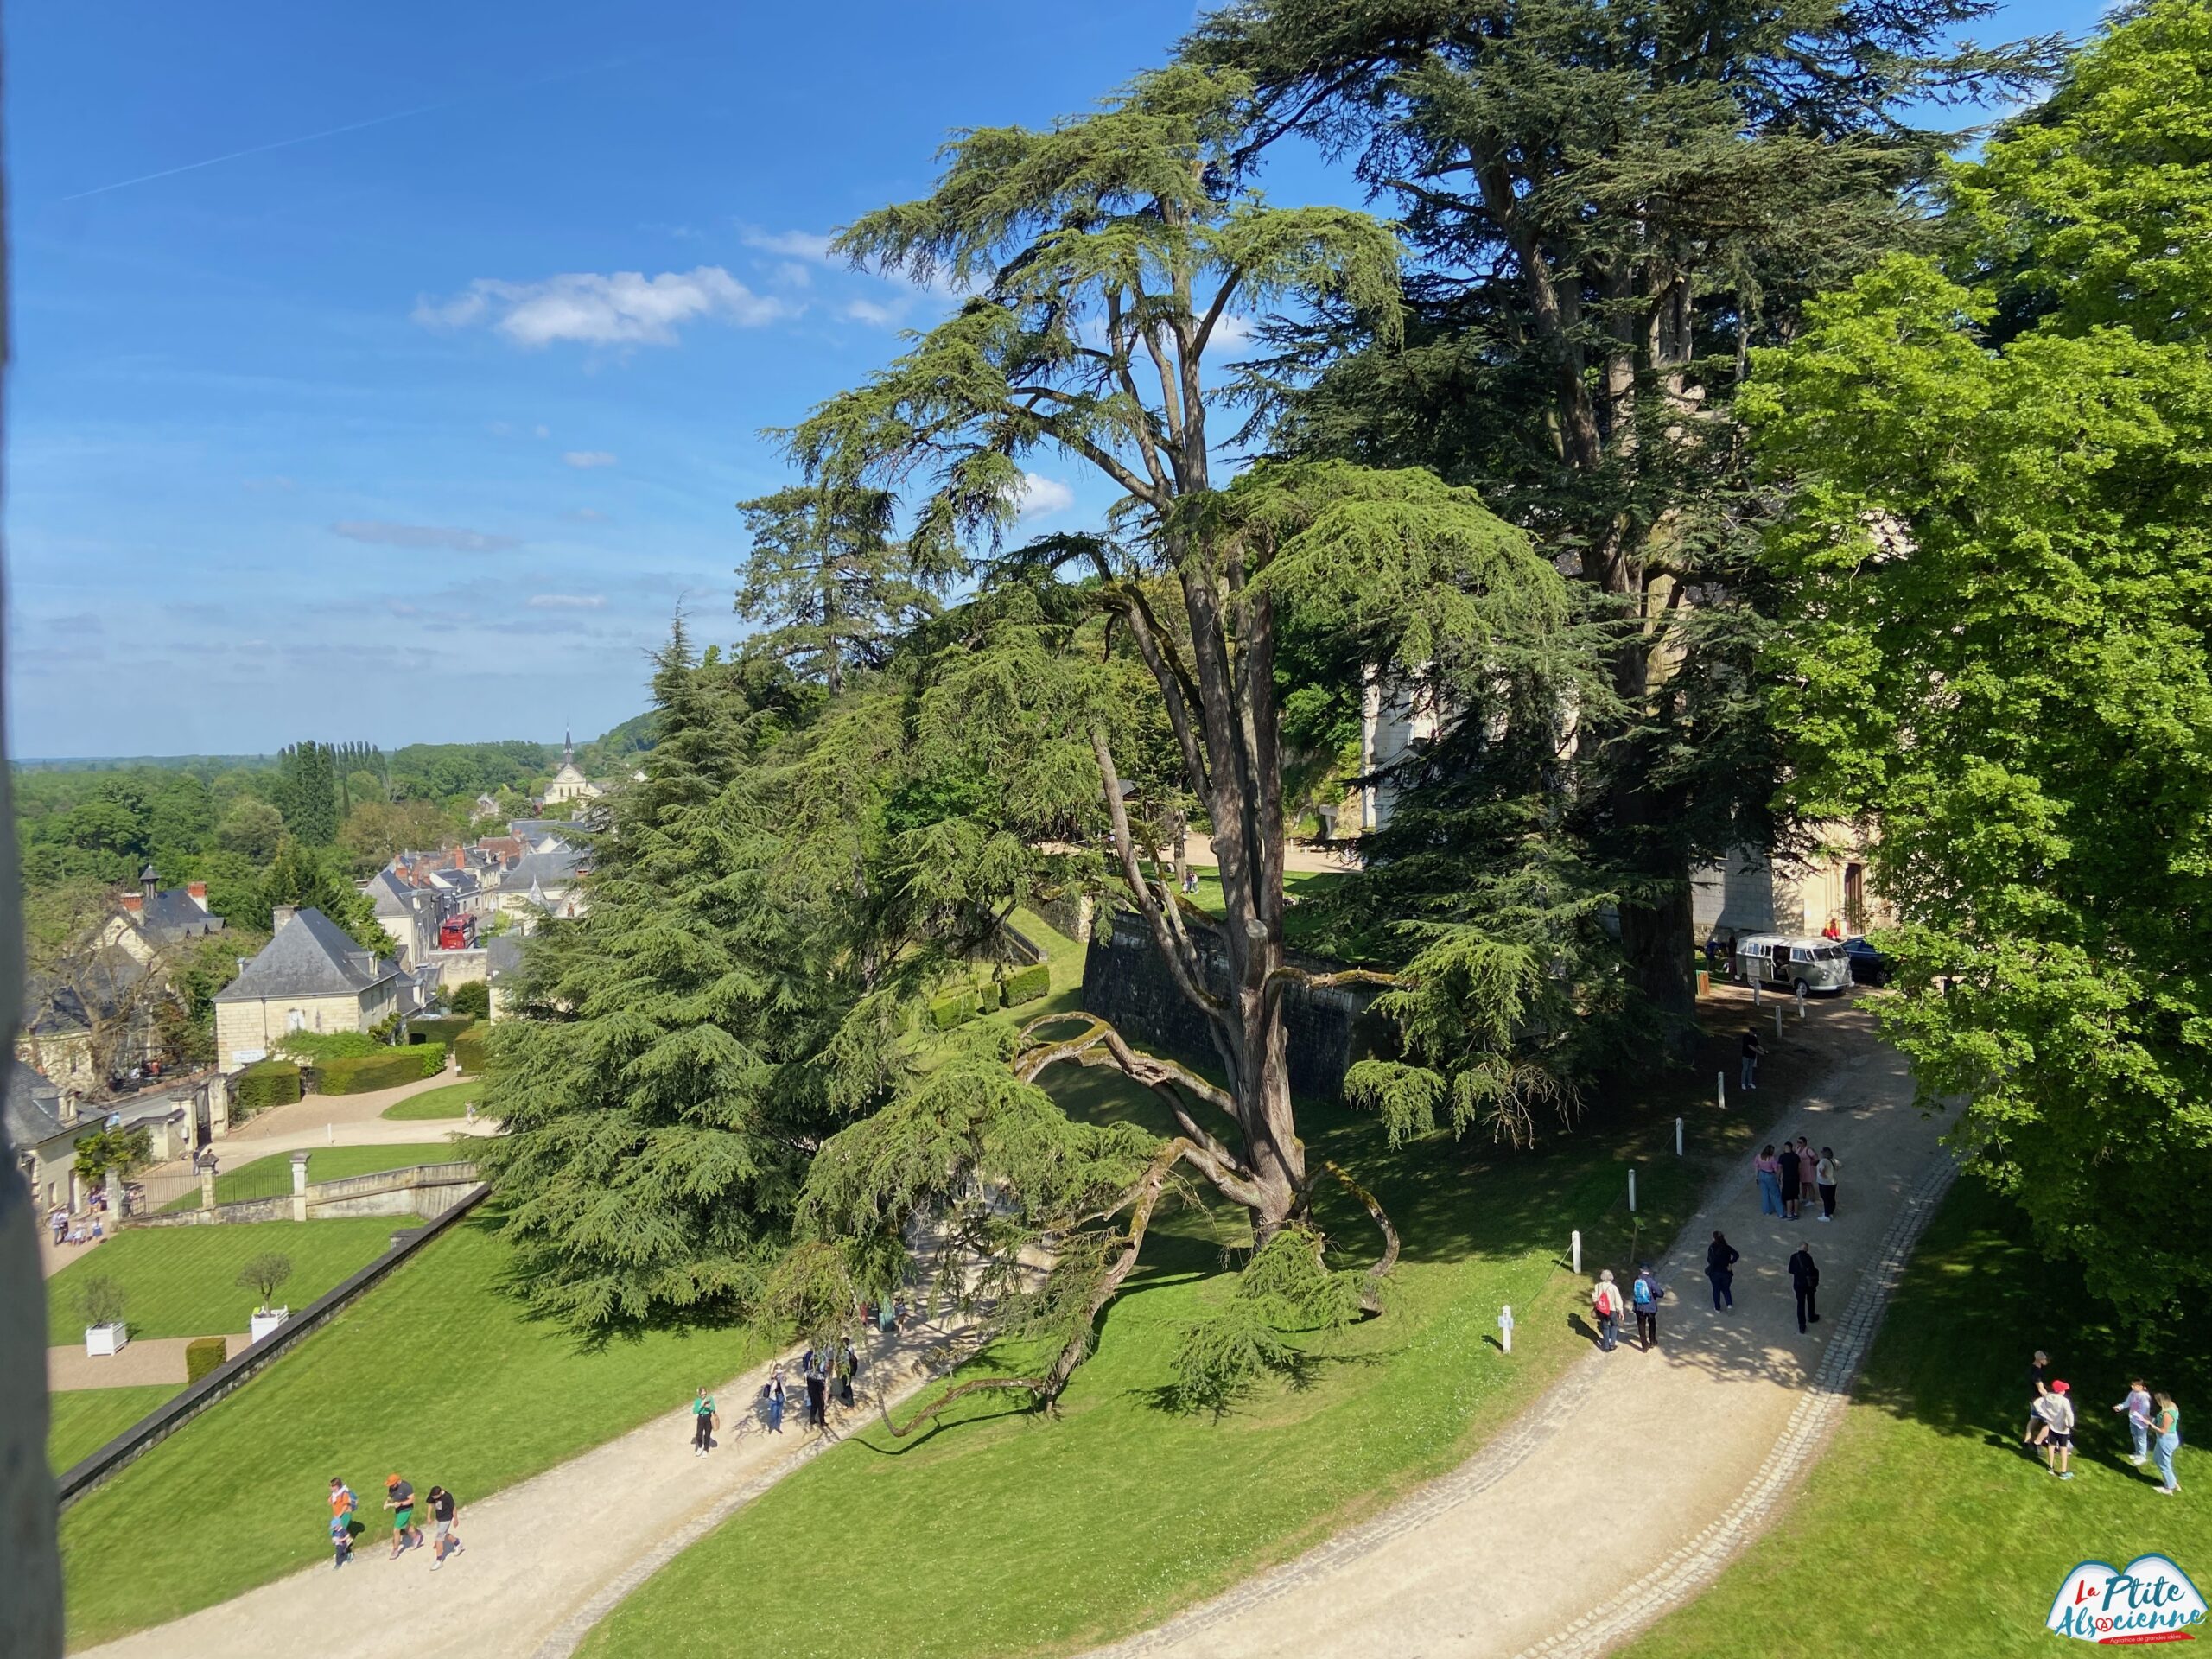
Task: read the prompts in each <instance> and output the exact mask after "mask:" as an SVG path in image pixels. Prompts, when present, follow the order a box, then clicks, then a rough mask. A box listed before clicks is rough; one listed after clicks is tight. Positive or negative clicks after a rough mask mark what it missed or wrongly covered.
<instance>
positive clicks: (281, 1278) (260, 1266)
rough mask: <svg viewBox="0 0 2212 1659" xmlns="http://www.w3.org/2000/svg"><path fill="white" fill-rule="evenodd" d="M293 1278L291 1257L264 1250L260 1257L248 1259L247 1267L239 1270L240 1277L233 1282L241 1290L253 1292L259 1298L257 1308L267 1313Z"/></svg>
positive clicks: (255, 1256)
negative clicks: (286, 1283)
mask: <svg viewBox="0 0 2212 1659" xmlns="http://www.w3.org/2000/svg"><path fill="white" fill-rule="evenodd" d="M291 1276H292V1258H291V1257H290V1256H289V1255H283V1254H282V1253H281V1252H279V1251H277V1250H264V1251H262V1252H261V1253H260V1254H259V1255H253V1256H249V1257H247V1258H246V1263H245V1266H244V1267H242V1268H239V1269H238V1278H237V1279H236V1280H235V1281H233V1282H235V1283H236V1284H237V1286H238V1288H239V1289H240V1290H250V1291H251V1292H252V1293H253V1294H254V1295H255V1297H256V1298H257V1301H256V1304H255V1306H257V1308H258V1310H259V1311H260V1312H262V1313H267V1312H269V1304H270V1301H271V1300H273V1299H274V1298H275V1296H276V1294H277V1291H278V1290H279V1289H281V1288H282V1287H283V1285H284V1283H285V1281H288V1280H289V1279H290V1278H291Z"/></svg>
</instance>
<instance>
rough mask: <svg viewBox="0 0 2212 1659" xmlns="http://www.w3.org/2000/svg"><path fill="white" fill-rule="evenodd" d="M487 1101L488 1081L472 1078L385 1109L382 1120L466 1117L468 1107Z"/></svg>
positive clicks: (426, 1091)
mask: <svg viewBox="0 0 2212 1659" xmlns="http://www.w3.org/2000/svg"><path fill="white" fill-rule="evenodd" d="M483 1100H484V1081H483V1079H482V1078H480V1077H472V1078H470V1079H469V1080H468V1081H467V1083H449V1084H446V1085H445V1086H444V1087H443V1088H442V1089H425V1090H423V1092H422V1093H421V1094H419V1095H410V1096H407V1098H406V1099H404V1100H403V1101H401V1102H399V1103H397V1105H392V1106H387V1107H385V1109H384V1110H383V1112H382V1113H381V1114H379V1116H384V1117H392V1118H401V1119H410V1120H411V1119H416V1118H429V1117H466V1116H468V1103H469V1102H471V1101H474V1102H476V1103H478V1104H479V1105H481V1104H482V1103H483Z"/></svg>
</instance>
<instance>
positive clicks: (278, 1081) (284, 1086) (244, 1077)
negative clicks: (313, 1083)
mask: <svg viewBox="0 0 2212 1659" xmlns="http://www.w3.org/2000/svg"><path fill="white" fill-rule="evenodd" d="M299 1097H300V1068H299V1067H298V1066H296V1065H293V1064H292V1062H291V1061H289V1060H256V1061H255V1062H254V1063H253V1064H252V1065H249V1066H248V1067H246V1069H245V1071H241V1072H239V1073H238V1094H237V1096H236V1098H235V1100H234V1104H235V1105H236V1106H237V1108H238V1111H239V1113H240V1114H242V1115H243V1116H249V1117H250V1116H252V1115H253V1114H254V1113H256V1112H262V1111H266V1110H268V1109H269V1108H270V1107H271V1106H289V1105H290V1104H291V1103H293V1102H294V1101H296V1100H297V1099H298V1098H299Z"/></svg>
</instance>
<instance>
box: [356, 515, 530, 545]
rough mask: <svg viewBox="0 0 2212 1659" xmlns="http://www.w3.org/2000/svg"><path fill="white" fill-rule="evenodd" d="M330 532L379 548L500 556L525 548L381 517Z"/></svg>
mask: <svg viewBox="0 0 2212 1659" xmlns="http://www.w3.org/2000/svg"><path fill="white" fill-rule="evenodd" d="M330 530H331V533H332V534H333V535H334V536H343V537H345V538H346V540H347V541H349V542H368V543H372V544H374V545H376V546H379V547H449V548H451V549H452V550H454V552H456V553H497V552H499V551H500V550H503V549H505V548H510V547H520V546H521V545H522V543H520V542H519V541H518V540H516V539H515V537H512V536H493V535H488V534H486V532H485V531H480V530H463V529H461V528H460V527H459V526H457V525H450V524H391V523H388V522H386V521H385V520H384V519H381V518H348V519H345V520H343V521H341V522H340V523H338V524H333V525H332V526H331V527H330Z"/></svg>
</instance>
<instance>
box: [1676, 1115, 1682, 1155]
mask: <svg viewBox="0 0 2212 1659" xmlns="http://www.w3.org/2000/svg"><path fill="white" fill-rule="evenodd" d="M1681 1155H1682V1120H1681V1118H1679V1117H1678V1118H1676V1119H1675V1157H1677V1158H1679V1157H1681Z"/></svg>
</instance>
